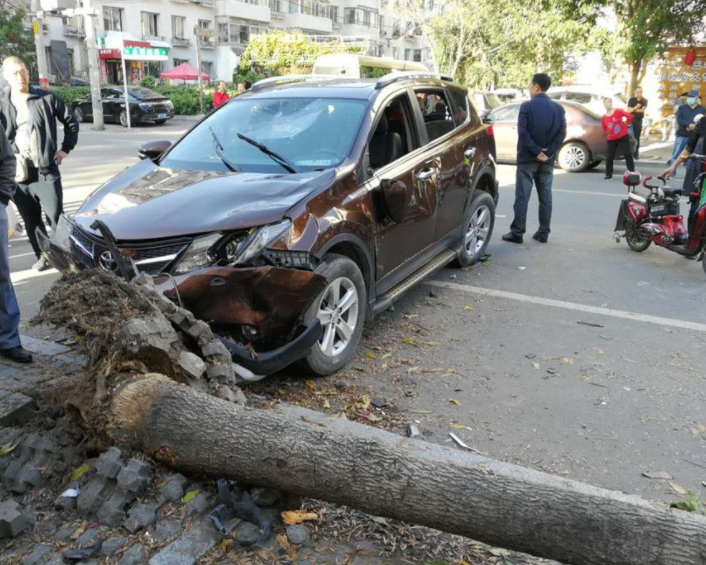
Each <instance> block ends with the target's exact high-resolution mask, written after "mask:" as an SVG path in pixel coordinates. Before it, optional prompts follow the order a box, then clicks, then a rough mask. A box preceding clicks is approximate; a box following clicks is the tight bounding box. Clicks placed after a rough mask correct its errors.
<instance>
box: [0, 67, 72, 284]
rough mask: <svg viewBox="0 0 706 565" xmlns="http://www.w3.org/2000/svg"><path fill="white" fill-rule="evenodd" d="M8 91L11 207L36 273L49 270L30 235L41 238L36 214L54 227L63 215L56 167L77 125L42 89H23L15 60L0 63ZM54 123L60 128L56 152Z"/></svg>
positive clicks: (25, 82)
mask: <svg viewBox="0 0 706 565" xmlns="http://www.w3.org/2000/svg"><path fill="white" fill-rule="evenodd" d="M2 72H3V76H4V77H5V81H7V83H8V84H9V86H10V88H9V90H8V91H7V92H6V93H5V95H4V96H3V98H2V99H1V100H0V120H1V121H2V126H3V127H4V128H5V132H6V133H7V138H8V140H9V141H10V143H11V144H12V148H13V150H14V152H15V156H16V159H17V162H18V163H17V175H16V176H15V181H16V182H17V192H16V194H15V198H14V201H15V204H16V205H17V210H18V211H19V212H20V215H21V216H22V219H23V220H24V222H25V229H26V230H27V236H28V237H29V242H30V244H31V245H32V249H33V250H34V254H35V255H36V256H37V259H38V260H37V262H36V263H35V264H34V266H33V267H32V268H33V269H35V270H37V271H43V270H44V269H47V268H49V264H48V262H47V261H46V260H45V259H44V258H43V257H42V255H41V249H40V247H39V243H38V242H37V235H36V230H37V229H39V230H41V231H42V232H43V233H44V234H46V231H47V230H46V227H45V226H44V221H43V220H42V209H44V212H45V214H46V216H47V219H48V220H49V224H50V225H51V226H52V227H53V228H55V227H56V225H57V222H58V221H59V217H60V216H61V214H62V213H63V189H62V186H61V173H60V172H59V166H60V165H61V163H62V161H63V160H64V159H65V158H66V156H67V155H68V154H69V152H70V151H71V150H72V149H73V148H74V147H75V146H76V142H77V141H78V121H77V120H76V117H75V116H74V115H73V114H72V113H71V112H70V111H69V110H68V108H67V107H66V104H64V102H63V101H62V100H61V98H59V97H58V96H56V95H55V94H53V93H51V92H49V91H48V90H42V89H39V88H34V87H31V86H29V73H28V72H27V67H26V66H25V64H24V63H23V62H22V59H20V58H18V57H7V58H6V59H5V60H4V61H3V64H2ZM57 121H58V122H61V123H62V124H63V126H64V128H63V129H64V139H63V141H62V143H61V147H60V148H59V137H58V135H57Z"/></svg>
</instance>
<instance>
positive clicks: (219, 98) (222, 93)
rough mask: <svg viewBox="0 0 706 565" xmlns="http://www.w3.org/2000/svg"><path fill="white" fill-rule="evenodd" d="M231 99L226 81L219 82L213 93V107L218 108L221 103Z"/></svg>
mask: <svg viewBox="0 0 706 565" xmlns="http://www.w3.org/2000/svg"><path fill="white" fill-rule="evenodd" d="M229 99H230V95H229V94H228V92H226V83H225V82H223V81H221V82H220V83H219V84H218V90H216V92H214V93H213V107H214V108H218V107H219V106H220V105H221V104H225V103H226V102H228V100H229Z"/></svg>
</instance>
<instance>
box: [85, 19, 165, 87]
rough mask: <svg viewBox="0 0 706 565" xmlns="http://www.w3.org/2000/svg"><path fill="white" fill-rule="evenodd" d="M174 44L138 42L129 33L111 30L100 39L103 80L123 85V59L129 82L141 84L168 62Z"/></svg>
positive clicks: (99, 50)
mask: <svg viewBox="0 0 706 565" xmlns="http://www.w3.org/2000/svg"><path fill="white" fill-rule="evenodd" d="M170 49H171V45H170V44H168V43H166V42H163V41H138V40H137V39H134V38H132V37H131V36H130V35H129V34H127V33H124V34H119V33H117V34H116V33H114V32H111V33H109V34H108V36H107V37H100V38H98V57H99V59H100V75H101V83H107V84H123V71H122V66H123V61H122V59H123V58H124V59H125V69H126V72H127V75H128V83H129V84H132V85H137V84H140V81H141V80H142V79H143V78H145V77H146V76H154V77H158V76H159V73H160V72H162V70H164V69H163V68H162V66H163V65H164V64H165V63H166V62H167V61H169V50H170Z"/></svg>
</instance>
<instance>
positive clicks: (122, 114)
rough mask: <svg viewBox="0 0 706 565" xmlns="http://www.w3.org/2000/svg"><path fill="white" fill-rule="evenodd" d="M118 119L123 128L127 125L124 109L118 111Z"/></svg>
mask: <svg viewBox="0 0 706 565" xmlns="http://www.w3.org/2000/svg"><path fill="white" fill-rule="evenodd" d="M118 119H119V120H120V125H121V126H123V127H124V128H126V127H127V112H126V111H125V110H123V111H122V112H120V115H119V116H118Z"/></svg>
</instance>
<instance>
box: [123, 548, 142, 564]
mask: <svg viewBox="0 0 706 565" xmlns="http://www.w3.org/2000/svg"><path fill="white" fill-rule="evenodd" d="M146 562H147V557H146V555H145V550H144V549H143V547H142V546H141V545H140V544H139V543H136V544H135V545H133V546H132V547H131V548H130V549H128V550H127V551H125V553H123V555H122V557H121V558H120V565H142V564H143V563H146Z"/></svg>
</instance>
